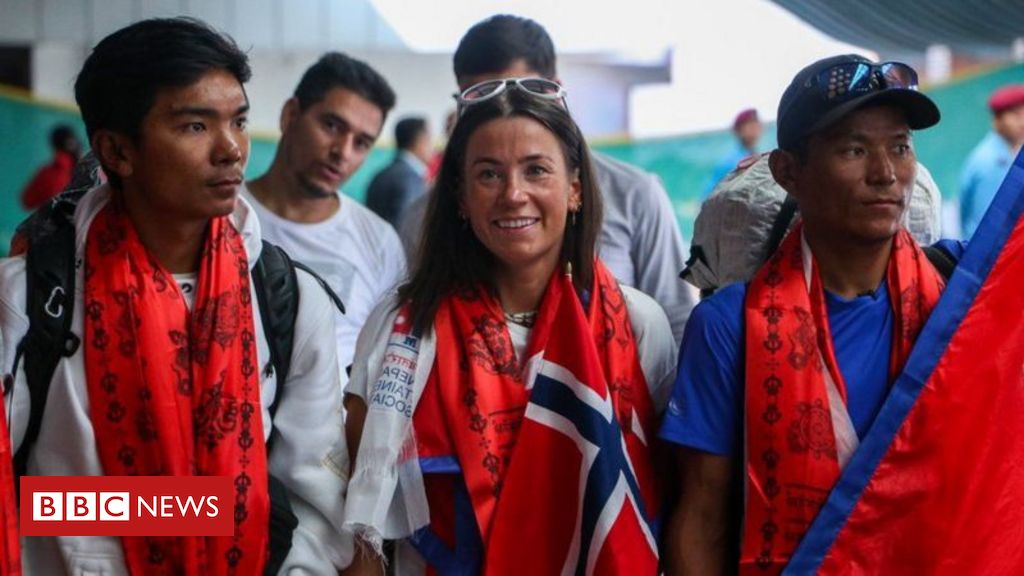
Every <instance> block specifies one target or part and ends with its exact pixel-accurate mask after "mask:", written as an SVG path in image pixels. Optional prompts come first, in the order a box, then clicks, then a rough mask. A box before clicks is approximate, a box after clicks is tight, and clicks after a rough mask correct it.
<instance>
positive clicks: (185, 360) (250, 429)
mask: <svg viewBox="0 0 1024 576" xmlns="http://www.w3.org/2000/svg"><path fill="white" fill-rule="evenodd" d="M84 333H85V339H84V343H85V371H86V382H87V388H88V392H89V404H90V414H91V420H92V424H93V428H94V431H95V436H96V447H97V450H98V451H99V456H100V462H101V463H102V465H103V471H104V473H105V474H107V475H112V476H114V475H151V476H193V475H202V476H229V477H231V478H232V479H233V481H234V482H233V484H234V486H235V502H234V503H233V504H234V505H233V510H234V517H235V534H234V536H227V537H207V538H202V537H181V538H169V537H124V538H122V539H121V542H122V545H123V546H124V551H125V559H126V561H127V564H128V568H129V571H130V572H131V573H132V574H147V575H148V574H188V575H197V576H198V575H206V574H217V575H220V574H239V575H249V574H259V573H261V572H262V571H263V565H264V562H265V559H266V553H267V538H268V536H267V525H268V524H267V522H268V513H269V496H268V492H267V462H266V447H265V444H264V438H263V425H262V419H261V409H260V383H259V375H258V370H257V360H256V343H255V331H254V329H253V315H252V299H251V293H250V291H249V264H248V258H247V255H246V252H245V247H244V245H243V243H242V239H241V236H240V235H239V233H238V231H237V230H235V228H234V226H233V225H232V224H231V222H230V221H229V220H228V218H227V217H219V218H214V219H213V220H212V221H211V222H210V225H209V228H208V230H207V234H206V239H205V241H204V246H203V251H202V257H201V261H200V265H199V275H198V282H197V288H196V295H195V302H194V306H193V310H192V311H191V313H190V311H189V310H188V308H187V306H186V304H185V300H184V298H183V296H182V295H181V292H180V290H178V288H177V285H176V283H175V281H174V279H173V277H172V276H171V274H170V273H169V272H168V271H167V270H165V269H164V268H163V267H162V266H161V265H160V263H159V262H157V261H156V259H155V258H154V257H153V256H152V255H151V254H150V253H149V252H147V250H146V249H145V247H144V246H143V245H142V242H141V241H140V240H139V237H138V235H137V233H136V231H135V228H134V226H133V225H132V223H131V221H130V220H129V219H128V218H127V216H126V215H125V214H124V212H123V210H122V209H121V208H120V207H119V206H117V205H116V204H115V201H112V202H111V203H110V204H108V205H107V206H106V207H104V208H103V210H102V211H101V212H100V213H99V214H98V215H97V216H96V218H95V221H94V222H93V224H92V226H91V227H90V228H89V232H88V238H87V241H86V251H85V327H84Z"/></svg>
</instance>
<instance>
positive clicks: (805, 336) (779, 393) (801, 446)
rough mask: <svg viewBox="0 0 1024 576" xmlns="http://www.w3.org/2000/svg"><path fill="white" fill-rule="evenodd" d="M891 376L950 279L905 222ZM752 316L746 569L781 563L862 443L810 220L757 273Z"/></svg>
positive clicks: (890, 279)
mask: <svg viewBox="0 0 1024 576" xmlns="http://www.w3.org/2000/svg"><path fill="white" fill-rule="evenodd" d="M886 284H887V287H888V290H889V301H890V303H891V304H892V308H893V315H894V325H893V339H892V352H891V353H890V360H889V382H890V384H891V383H892V381H893V380H895V378H896V376H898V375H899V373H900V372H901V371H902V370H903V366H904V365H905V364H906V361H907V357H908V356H910V351H911V349H912V348H913V346H914V342H915V340H916V339H917V335H918V333H920V331H921V328H922V327H923V326H924V323H925V321H926V320H927V319H928V316H929V314H930V313H931V310H932V308H934V307H935V304H936V303H937V302H938V300H939V296H940V294H941V292H942V288H943V281H942V278H941V277H940V276H939V274H938V272H936V271H935V269H934V268H933V267H932V265H931V263H930V262H929V261H928V258H927V257H926V256H925V254H924V252H922V251H921V249H920V248H919V247H918V246H917V244H916V243H914V240H913V239H912V238H911V237H910V234H908V233H907V232H906V231H905V230H900V232H899V233H898V234H897V235H896V237H895V238H894V239H893V247H892V254H891V255H890V257H889V268H888V271H887V274H886ZM744 314H745V316H744V317H745V322H746V324H745V325H746V386H745V388H746V410H745V413H746V422H745V435H746V455H747V456H746V499H747V504H746V513H745V515H744V533H743V546H742V552H741V555H740V569H741V572H742V573H744V574H777V573H779V572H781V571H782V569H783V568H784V567H785V566H786V563H787V562H788V561H789V558H790V557H791V556H792V554H793V551H794V550H795V549H796V546H797V544H799V543H800V540H801V539H802V538H803V535H804V533H805V532H806V531H807V528H808V527H809V526H810V523H811V522H812V521H813V520H814V517H815V516H816V515H817V513H818V510H819V509H820V508H821V506H822V504H823V503H824V502H825V500H826V498H828V495H829V492H830V491H831V490H832V487H833V485H834V484H835V483H836V480H838V478H839V473H840V471H841V470H842V467H843V466H844V465H845V464H846V462H847V461H848V460H849V458H850V456H852V454H853V451H854V450H856V447H857V436H856V432H855V431H854V430H853V425H852V423H851V422H850V418H849V414H848V413H847V410H846V394H847V391H846V384H845V382H844V380H843V375H842V373H840V371H839V366H838V364H837V363H836V356H835V349H834V347H833V345H832V335H831V332H830V330H829V324H828V310H827V309H826V306H825V291H824V289H823V288H822V283H821V277H820V274H819V273H818V269H817V266H816V265H815V263H814V261H813V257H811V255H810V251H809V249H808V248H806V247H805V246H803V245H802V227H801V226H798V227H797V228H796V229H794V230H793V231H792V232H791V233H790V234H789V236H787V238H786V240H785V241H784V242H783V243H782V246H780V247H779V250H778V251H777V252H776V253H775V255H774V256H773V257H772V259H771V260H769V261H768V263H766V264H765V265H764V266H763V267H762V268H761V270H760V271H758V273H757V275H756V276H755V277H754V279H753V280H752V281H751V283H750V286H749V288H748V289H747V298H746V303H745V312H744Z"/></svg>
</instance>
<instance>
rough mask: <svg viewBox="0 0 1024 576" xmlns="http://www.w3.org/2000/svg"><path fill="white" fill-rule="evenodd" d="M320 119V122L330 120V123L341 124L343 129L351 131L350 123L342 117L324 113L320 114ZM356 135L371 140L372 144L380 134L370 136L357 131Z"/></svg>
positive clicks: (332, 113) (367, 133)
mask: <svg viewBox="0 0 1024 576" xmlns="http://www.w3.org/2000/svg"><path fill="white" fill-rule="evenodd" d="M320 119H321V120H330V121H332V122H337V123H339V124H343V125H344V126H345V128H347V129H348V130H353V127H352V123H351V122H349V121H348V120H347V119H345V117H344V116H339V115H338V114H335V113H334V112H326V111H325V112H322V113H321V114H320ZM357 133H358V136H360V137H362V138H368V139H369V140H372V141H374V142H376V141H377V138H378V137H380V132H378V133H376V134H371V133H369V132H364V131H362V130H358V131H357Z"/></svg>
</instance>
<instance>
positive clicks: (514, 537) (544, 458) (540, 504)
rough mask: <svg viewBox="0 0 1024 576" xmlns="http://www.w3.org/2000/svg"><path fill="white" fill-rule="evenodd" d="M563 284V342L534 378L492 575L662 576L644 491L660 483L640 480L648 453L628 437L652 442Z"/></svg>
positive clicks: (495, 537)
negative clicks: (623, 421)
mask: <svg viewBox="0 0 1024 576" xmlns="http://www.w3.org/2000/svg"><path fill="white" fill-rule="evenodd" d="M563 280H564V282H565V285H564V287H563V290H562V296H561V299H560V303H559V308H558V310H557V312H556V315H555V321H554V325H555V326H558V327H559V333H558V337H557V338H555V337H552V338H551V339H549V340H548V344H547V349H546V350H545V351H544V352H543V360H541V361H540V366H539V371H538V373H537V375H536V378H535V379H534V381H533V389H532V392H531V395H530V403H529V405H528V406H527V408H526V414H525V417H524V419H523V424H522V430H521V431H520V433H519V440H518V443H517V446H516V450H515V454H514V456H513V457H512V462H511V464H510V466H509V471H508V476H507V477H506V480H505V484H504V490H503V492H502V496H501V499H500V501H499V504H498V509H497V511H496V514H495V519H494V522H493V524H492V533H491V538H490V542H489V545H488V551H487V567H486V572H487V573H488V574H563V575H573V574H577V575H590V574H598V575H603V574H655V573H657V566H658V549H657V544H656V540H655V528H654V525H653V524H654V523H653V518H654V514H655V513H656V511H655V510H651V509H649V506H650V505H649V503H647V502H645V499H644V497H643V494H644V493H645V492H646V493H648V494H650V491H648V490H644V489H642V488H641V487H642V486H651V485H652V484H651V482H652V478H647V477H643V476H638V474H642V475H650V472H649V470H650V466H649V465H642V466H638V465H634V458H637V457H647V458H649V454H650V452H649V450H640V451H638V450H636V449H632V450H631V449H630V448H629V447H628V444H629V443H627V441H626V435H627V434H634V435H635V436H637V437H638V438H639V439H640V442H641V445H643V443H645V442H646V439H645V438H644V436H643V432H642V431H641V430H637V429H635V428H636V427H635V426H634V427H633V428H634V429H633V430H629V431H626V432H625V433H624V431H623V429H622V428H621V427H620V425H619V421H618V419H617V417H616V412H615V410H614V406H613V405H612V404H613V403H612V399H611V395H610V394H609V391H608V385H607V383H606V382H605V377H604V374H603V372H602V369H601V364H600V362H599V360H598V353H597V348H596V346H595V345H594V342H593V337H592V336H591V329H590V327H589V325H588V324H587V318H586V316H585V315H584V312H583V308H582V307H581V305H580V302H579V300H578V299H577V298H576V295H575V293H574V292H573V290H572V286H571V284H570V283H569V281H568V280H567V279H563ZM641 384H642V383H641ZM639 388H642V389H643V393H645V394H646V393H647V387H646V386H645V385H641V386H639ZM633 420H634V421H636V418H634V419H633ZM638 452H642V455H641V454H638ZM538 535H543V537H540V536H538Z"/></svg>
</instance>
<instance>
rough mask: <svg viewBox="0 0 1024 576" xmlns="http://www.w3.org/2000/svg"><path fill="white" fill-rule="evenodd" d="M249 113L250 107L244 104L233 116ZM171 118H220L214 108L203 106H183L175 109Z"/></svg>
mask: <svg viewBox="0 0 1024 576" xmlns="http://www.w3.org/2000/svg"><path fill="white" fill-rule="evenodd" d="M248 111H249V105H248V104H243V105H241V106H239V107H238V108H237V109H236V110H235V112H234V113H233V114H232V116H239V115H241V114H245V113H246V112H248ZM171 116H173V117H178V116H199V117H202V118H211V117H216V116H219V114H218V113H217V111H216V110H215V109H213V108H205V107H202V106H182V107H180V108H174V109H172V110H171Z"/></svg>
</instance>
